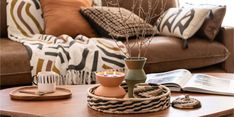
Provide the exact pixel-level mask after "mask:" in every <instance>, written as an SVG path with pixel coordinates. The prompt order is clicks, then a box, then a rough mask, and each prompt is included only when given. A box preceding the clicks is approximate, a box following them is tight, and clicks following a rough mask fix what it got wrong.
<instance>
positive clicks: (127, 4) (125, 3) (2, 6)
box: [0, 0, 177, 37]
mask: <svg viewBox="0 0 234 117" xmlns="http://www.w3.org/2000/svg"><path fill="white" fill-rule="evenodd" d="M102 1H106V0H102ZM132 1H133V0H120V6H121V7H124V8H126V9H129V10H131V7H132ZM143 1H147V0H143ZM153 1H154V0H153ZM155 1H156V0H155ZM160 1H161V0H160ZM164 1H167V3H166V7H165V9H164V10H166V9H168V8H170V7H175V6H176V5H177V4H176V0H164ZM103 5H105V3H103ZM143 6H147V2H143ZM160 8H161V7H160V6H158V8H157V10H158V11H160ZM0 10H1V18H0V31H1V33H0V37H7V22H6V18H7V17H6V0H0ZM157 18H158V17H156V18H155V19H153V20H152V22H155V20H156V19H157Z"/></svg>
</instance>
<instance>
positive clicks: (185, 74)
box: [145, 69, 234, 96]
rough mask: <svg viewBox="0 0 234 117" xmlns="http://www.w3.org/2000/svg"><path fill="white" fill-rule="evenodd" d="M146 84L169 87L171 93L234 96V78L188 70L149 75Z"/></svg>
mask: <svg viewBox="0 0 234 117" xmlns="http://www.w3.org/2000/svg"><path fill="white" fill-rule="evenodd" d="M145 82H146V83H156V84H162V85H165V86H167V87H168V88H169V89H170V90H171V91H190V92H200V93H210V94H220V95H231V96H234V78H218V77H214V76H211V75H206V74H192V73H191V72H190V71H188V70H186V69H177V70H173V71H168V72H163V73H151V74H147V79H146V81H145Z"/></svg>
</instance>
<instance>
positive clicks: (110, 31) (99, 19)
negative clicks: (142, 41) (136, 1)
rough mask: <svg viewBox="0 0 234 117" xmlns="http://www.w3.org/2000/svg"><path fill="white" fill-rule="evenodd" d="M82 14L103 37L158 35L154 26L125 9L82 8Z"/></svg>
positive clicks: (119, 37) (118, 37)
mask: <svg viewBox="0 0 234 117" xmlns="http://www.w3.org/2000/svg"><path fill="white" fill-rule="evenodd" d="M81 13H82V15H83V16H84V17H85V18H86V19H87V20H88V21H89V22H90V24H91V25H92V27H93V28H94V29H95V30H96V32H97V33H98V34H99V35H100V36H102V37H109V38H112V37H113V38H115V39H124V38H126V37H129V38H134V37H136V36H139V35H144V36H152V35H154V34H155V33H156V31H155V30H154V29H153V26H152V25H150V24H148V23H146V22H145V21H144V20H143V19H141V18H140V17H138V16H137V15H135V14H134V13H132V12H131V11H129V10H126V9H124V8H116V7H93V8H82V9H81Z"/></svg>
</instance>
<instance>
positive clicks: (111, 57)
mask: <svg viewBox="0 0 234 117" xmlns="http://www.w3.org/2000/svg"><path fill="white" fill-rule="evenodd" d="M14 38H16V39H17V40H16V41H19V40H20V42H21V43H23V44H24V45H25V47H26V48H27V50H28V52H29V55H30V64H31V66H32V71H31V72H32V75H35V74H37V73H38V72H40V71H54V72H56V73H58V74H60V75H61V77H60V79H59V84H91V83H95V81H96V79H95V77H94V72H96V71H102V70H105V69H120V68H123V67H124V60H123V58H125V56H124V55H125V54H126V53H125V52H126V49H125V46H124V44H123V43H121V42H115V41H113V40H110V39H104V38H90V39H89V38H87V37H85V36H82V35H78V36H77V37H76V38H75V39H73V38H72V37H70V36H68V35H62V36H60V37H54V36H51V35H41V34H36V35H34V36H33V37H31V38H28V37H24V38H22V39H18V38H17V37H14ZM117 45H118V46H117Z"/></svg>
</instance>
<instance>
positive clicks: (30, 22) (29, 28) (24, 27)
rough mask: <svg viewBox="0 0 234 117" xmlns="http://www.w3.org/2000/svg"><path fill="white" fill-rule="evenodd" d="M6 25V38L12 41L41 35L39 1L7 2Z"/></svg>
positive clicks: (41, 21)
mask: <svg viewBox="0 0 234 117" xmlns="http://www.w3.org/2000/svg"><path fill="white" fill-rule="evenodd" d="M7 25H8V29H7V30H8V37H9V38H10V39H13V40H17V39H18V37H30V36H32V35H34V34H38V33H39V34H40V33H43V32H44V21H43V17H42V11H41V5H40V2H39V0H7ZM18 41H19V40H18Z"/></svg>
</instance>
